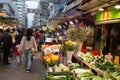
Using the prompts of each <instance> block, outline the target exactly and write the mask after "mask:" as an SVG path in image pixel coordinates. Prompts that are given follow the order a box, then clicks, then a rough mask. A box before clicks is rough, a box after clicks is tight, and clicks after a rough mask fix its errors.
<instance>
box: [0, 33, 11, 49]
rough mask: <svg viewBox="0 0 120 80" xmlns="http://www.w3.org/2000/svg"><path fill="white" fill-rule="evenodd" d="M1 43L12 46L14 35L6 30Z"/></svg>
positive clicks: (6, 46)
mask: <svg viewBox="0 0 120 80" xmlns="http://www.w3.org/2000/svg"><path fill="white" fill-rule="evenodd" d="M1 43H3V47H4V48H11V47H12V36H11V35H10V34H9V33H7V32H5V33H4V34H3V35H2V38H1Z"/></svg>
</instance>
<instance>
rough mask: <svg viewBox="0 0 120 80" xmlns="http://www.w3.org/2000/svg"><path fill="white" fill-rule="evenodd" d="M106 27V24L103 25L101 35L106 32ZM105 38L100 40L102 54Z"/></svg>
mask: <svg viewBox="0 0 120 80" xmlns="http://www.w3.org/2000/svg"><path fill="white" fill-rule="evenodd" d="M104 28H105V24H103V25H102V32H101V35H103V34H104ZM103 44H104V42H103V40H102V39H101V42H100V55H102V50H103Z"/></svg>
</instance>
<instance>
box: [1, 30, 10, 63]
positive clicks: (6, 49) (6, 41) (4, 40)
mask: <svg viewBox="0 0 120 80" xmlns="http://www.w3.org/2000/svg"><path fill="white" fill-rule="evenodd" d="M9 33H10V29H9V28H7V29H6V30H5V32H4V34H3V35H2V38H1V43H2V44H3V49H4V51H3V64H5V65H8V64H10V63H9V62H8V57H9V55H10V50H11V47H12V36H11V35H10V34H9Z"/></svg>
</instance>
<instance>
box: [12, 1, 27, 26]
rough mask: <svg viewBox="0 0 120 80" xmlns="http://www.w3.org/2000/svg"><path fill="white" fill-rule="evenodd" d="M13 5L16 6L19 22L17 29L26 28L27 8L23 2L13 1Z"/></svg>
mask: <svg viewBox="0 0 120 80" xmlns="http://www.w3.org/2000/svg"><path fill="white" fill-rule="evenodd" d="M13 2H14V4H15V5H16V6H17V9H18V11H17V15H18V17H17V18H18V20H19V25H18V27H19V28H25V27H26V26H27V24H26V23H27V22H26V21H27V17H26V15H27V6H26V4H25V0H13Z"/></svg>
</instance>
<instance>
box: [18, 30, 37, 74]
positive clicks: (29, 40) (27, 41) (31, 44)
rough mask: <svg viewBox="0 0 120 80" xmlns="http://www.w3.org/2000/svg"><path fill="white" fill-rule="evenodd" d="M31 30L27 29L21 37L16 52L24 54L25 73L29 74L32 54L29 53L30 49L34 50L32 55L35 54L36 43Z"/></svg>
mask: <svg viewBox="0 0 120 80" xmlns="http://www.w3.org/2000/svg"><path fill="white" fill-rule="evenodd" d="M32 32H33V31H32V29H27V31H26V35H25V36H23V38H22V40H21V42H20V46H19V49H18V51H20V52H22V51H23V52H24V56H25V66H26V67H27V72H30V69H31V58H32V55H33V52H32V51H31V49H32V48H34V49H35V51H34V53H36V52H37V47H36V41H35V38H34V37H33V35H32Z"/></svg>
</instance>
